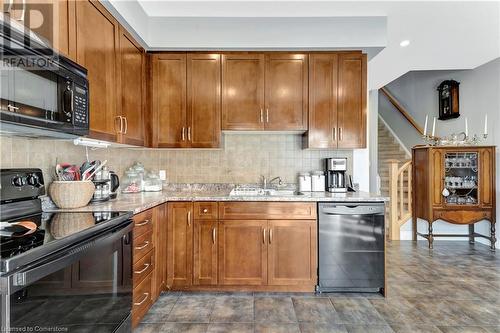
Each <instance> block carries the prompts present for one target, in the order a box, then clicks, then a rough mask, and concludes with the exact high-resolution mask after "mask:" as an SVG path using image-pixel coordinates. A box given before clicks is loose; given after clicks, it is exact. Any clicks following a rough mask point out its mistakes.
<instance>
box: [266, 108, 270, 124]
mask: <svg viewBox="0 0 500 333" xmlns="http://www.w3.org/2000/svg"><path fill="white" fill-rule="evenodd" d="M268 122H269V108H266V123H268Z"/></svg>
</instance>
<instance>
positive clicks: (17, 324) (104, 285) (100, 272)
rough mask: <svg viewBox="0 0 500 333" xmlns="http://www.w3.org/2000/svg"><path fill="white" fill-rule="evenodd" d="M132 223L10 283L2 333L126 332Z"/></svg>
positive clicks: (4, 302)
mask: <svg viewBox="0 0 500 333" xmlns="http://www.w3.org/2000/svg"><path fill="white" fill-rule="evenodd" d="M132 227H133V224H132V222H131V221H128V223H126V226H125V227H124V226H123V225H122V226H121V227H119V228H118V229H115V230H113V231H110V232H107V233H106V234H104V235H102V236H99V237H97V238H96V239H94V240H92V241H90V242H87V243H85V244H83V245H80V246H79V247H76V248H71V249H69V250H68V251H64V252H65V253H63V254H60V255H59V256H57V257H55V258H49V260H45V261H44V262H43V263H40V264H37V265H34V266H33V267H28V268H27V269H26V270H23V271H21V272H18V273H15V274H13V275H11V276H9V277H8V282H7V283H8V289H9V290H8V291H7V292H6V293H4V292H3V293H2V330H6V331H8V330H9V329H12V330H19V331H30V330H35V331H36V330H37V327H38V330H47V331H48V330H51V331H64V332H95V331H99V332H116V331H125V330H127V329H128V330H129V327H130V313H131V308H132V260H131V258H132V252H131V240H132Z"/></svg>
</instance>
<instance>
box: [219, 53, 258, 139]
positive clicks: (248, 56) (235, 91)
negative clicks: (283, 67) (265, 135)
mask: <svg viewBox="0 0 500 333" xmlns="http://www.w3.org/2000/svg"><path fill="white" fill-rule="evenodd" d="M264 68H265V66H264V55H263V54H260V53H242V54H224V55H222V129H224V130H262V129H264Z"/></svg>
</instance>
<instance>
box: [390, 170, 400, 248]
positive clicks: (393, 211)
mask: <svg viewBox="0 0 500 333" xmlns="http://www.w3.org/2000/svg"><path fill="white" fill-rule="evenodd" d="M387 162H388V163H389V198H390V201H389V218H390V221H389V231H390V239H391V240H399V225H398V217H399V216H398V171H399V161H398V160H387Z"/></svg>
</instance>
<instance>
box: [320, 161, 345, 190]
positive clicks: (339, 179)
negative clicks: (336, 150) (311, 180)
mask: <svg viewBox="0 0 500 333" xmlns="http://www.w3.org/2000/svg"><path fill="white" fill-rule="evenodd" d="M325 173H326V177H325V181H326V190H327V191H328V192H333V193H344V192H347V189H348V185H347V158H337V157H336V158H327V159H325Z"/></svg>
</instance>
